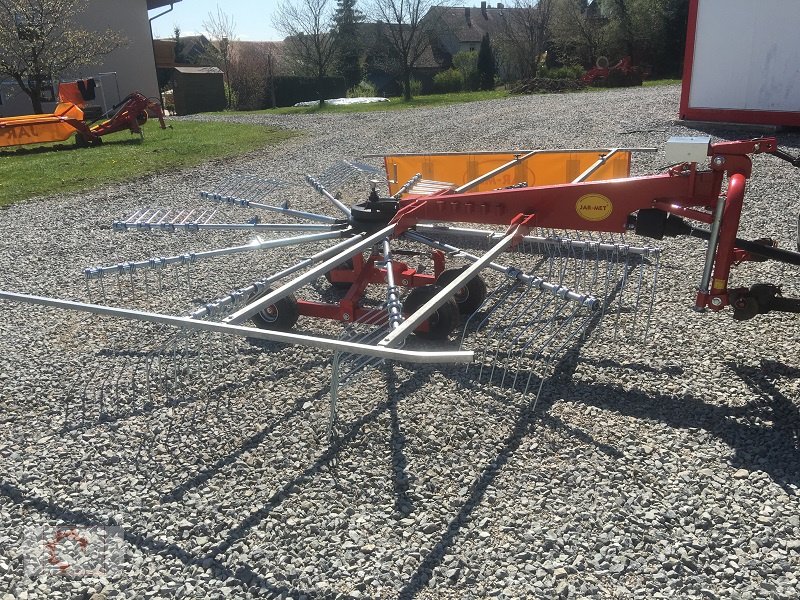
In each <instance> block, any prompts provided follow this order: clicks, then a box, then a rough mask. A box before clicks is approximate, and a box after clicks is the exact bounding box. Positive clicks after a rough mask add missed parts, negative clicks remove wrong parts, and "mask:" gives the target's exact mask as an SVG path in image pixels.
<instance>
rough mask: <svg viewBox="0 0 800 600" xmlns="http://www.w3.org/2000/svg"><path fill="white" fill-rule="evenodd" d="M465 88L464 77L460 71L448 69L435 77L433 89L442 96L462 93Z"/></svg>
mask: <svg viewBox="0 0 800 600" xmlns="http://www.w3.org/2000/svg"><path fill="white" fill-rule="evenodd" d="M463 88H464V76H463V75H462V74H461V71H459V70H458V69H448V70H447V71H442V72H441V73H437V74H436V75H434V77H433V89H434V90H436V91H437V92H439V93H440V94H448V93H450V92H460V91H461V90H462V89H463Z"/></svg>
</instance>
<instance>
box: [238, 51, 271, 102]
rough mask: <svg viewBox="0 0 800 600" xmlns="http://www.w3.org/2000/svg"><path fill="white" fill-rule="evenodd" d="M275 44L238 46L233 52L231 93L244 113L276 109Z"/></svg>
mask: <svg viewBox="0 0 800 600" xmlns="http://www.w3.org/2000/svg"><path fill="white" fill-rule="evenodd" d="M276 54H277V52H276V44H275V42H236V43H235V44H233V45H232V48H231V59H230V73H231V89H232V90H233V93H234V94H235V96H236V101H237V105H236V106H237V108H239V109H240V110H253V109H261V108H264V107H265V106H270V107H274V106H275V97H274V96H275V90H274V85H273V78H274V75H275V69H276V62H277V58H276Z"/></svg>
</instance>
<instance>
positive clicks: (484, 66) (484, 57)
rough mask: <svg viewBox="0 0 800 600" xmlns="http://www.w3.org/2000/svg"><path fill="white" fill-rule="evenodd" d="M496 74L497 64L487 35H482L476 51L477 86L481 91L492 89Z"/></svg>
mask: <svg viewBox="0 0 800 600" xmlns="http://www.w3.org/2000/svg"><path fill="white" fill-rule="evenodd" d="M496 73H497V62H496V61H495V58H494V50H492V43H491V42H490V41H489V34H488V33H484V34H483V38H482V39H481V47H480V48H479V49H478V86H479V87H480V89H482V90H493V89H494V76H495V75H496Z"/></svg>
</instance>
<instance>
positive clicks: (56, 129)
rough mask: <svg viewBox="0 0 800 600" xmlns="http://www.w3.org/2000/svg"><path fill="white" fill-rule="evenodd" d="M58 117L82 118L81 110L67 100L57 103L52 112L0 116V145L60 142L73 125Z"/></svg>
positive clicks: (73, 129)
mask: <svg viewBox="0 0 800 600" xmlns="http://www.w3.org/2000/svg"><path fill="white" fill-rule="evenodd" d="M59 117H68V118H71V119H77V120H79V121H82V120H83V111H82V110H81V109H80V108H78V107H77V106H75V105H74V104H71V103H69V102H66V103H62V104H59V105H58V106H56V110H55V112H54V113H53V114H49V115H23V116H21V117H3V118H0V147H5V146H21V145H23V144H44V143H47V142H62V141H64V140H66V139H67V138H68V137H69V136H71V135H72V134H73V133H75V127H73V126H72V125H70V124H69V123H65V122H64V121H62V120H61V119H59Z"/></svg>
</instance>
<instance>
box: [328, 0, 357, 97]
mask: <svg viewBox="0 0 800 600" xmlns="http://www.w3.org/2000/svg"><path fill="white" fill-rule="evenodd" d="M333 22H334V36H335V37H334V39H335V45H336V61H335V64H334V68H335V70H336V72H337V73H338V74H339V75H341V76H342V77H344V79H345V81H346V82H347V87H348V89H349V88H351V87H353V86H355V85H358V84H359V83H360V82H361V75H362V69H361V53H362V49H363V46H362V43H361V40H360V38H359V35H358V25H359V23H363V22H364V14H363V13H362V12H361V11H360V10H358V8H356V0H337V3H336V11H335V12H334V14H333Z"/></svg>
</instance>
